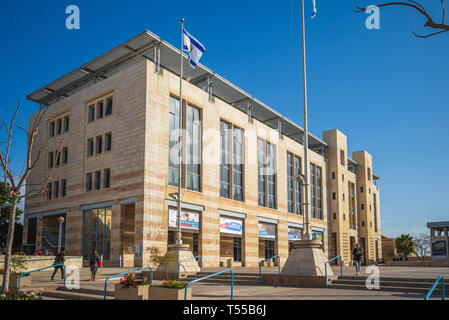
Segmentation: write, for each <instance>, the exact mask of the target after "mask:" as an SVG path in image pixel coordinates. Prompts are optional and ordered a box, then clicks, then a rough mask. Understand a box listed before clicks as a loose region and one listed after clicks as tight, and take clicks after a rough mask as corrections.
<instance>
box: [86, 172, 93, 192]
mask: <svg viewBox="0 0 449 320" xmlns="http://www.w3.org/2000/svg"><path fill="white" fill-rule="evenodd" d="M86 191H87V192H89V191H92V173H88V174H87V175H86Z"/></svg>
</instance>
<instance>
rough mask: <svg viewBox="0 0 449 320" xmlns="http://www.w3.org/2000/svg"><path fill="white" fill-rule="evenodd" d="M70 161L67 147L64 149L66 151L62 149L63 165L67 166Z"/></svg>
mask: <svg viewBox="0 0 449 320" xmlns="http://www.w3.org/2000/svg"><path fill="white" fill-rule="evenodd" d="M68 160H69V151H68V149H67V147H64V149H62V163H64V164H67V162H68Z"/></svg>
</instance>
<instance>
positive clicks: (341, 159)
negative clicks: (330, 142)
mask: <svg viewBox="0 0 449 320" xmlns="http://www.w3.org/2000/svg"><path fill="white" fill-rule="evenodd" d="M340 163H341V165H342V166H345V165H346V159H345V152H344V151H343V150H340Z"/></svg>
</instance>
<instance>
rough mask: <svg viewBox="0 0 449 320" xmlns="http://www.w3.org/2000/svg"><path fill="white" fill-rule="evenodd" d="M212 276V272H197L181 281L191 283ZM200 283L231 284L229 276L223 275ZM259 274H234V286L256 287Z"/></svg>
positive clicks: (227, 274)
mask: <svg viewBox="0 0 449 320" xmlns="http://www.w3.org/2000/svg"><path fill="white" fill-rule="evenodd" d="M212 274H214V273H213V272H198V273H196V274H193V275H189V276H187V277H185V278H183V279H182V280H184V281H193V280H197V279H200V278H202V277H206V276H209V275H212ZM201 283H215V284H223V285H225V284H231V274H229V273H223V274H220V275H217V276H214V277H212V278H208V279H204V280H201ZM258 284H259V274H255V273H235V274H234V285H258Z"/></svg>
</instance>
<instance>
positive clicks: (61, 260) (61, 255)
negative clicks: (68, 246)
mask: <svg viewBox="0 0 449 320" xmlns="http://www.w3.org/2000/svg"><path fill="white" fill-rule="evenodd" d="M64 261H65V257H64V249H61V251H59V253H58V255H57V256H56V258H55V262H54V263H53V265H57V264H64ZM58 269H59V270H61V279H64V266H57V267H55V271H53V274H52V276H51V280H52V281H53V280H54V279H55V275H56V272H58Z"/></svg>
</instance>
